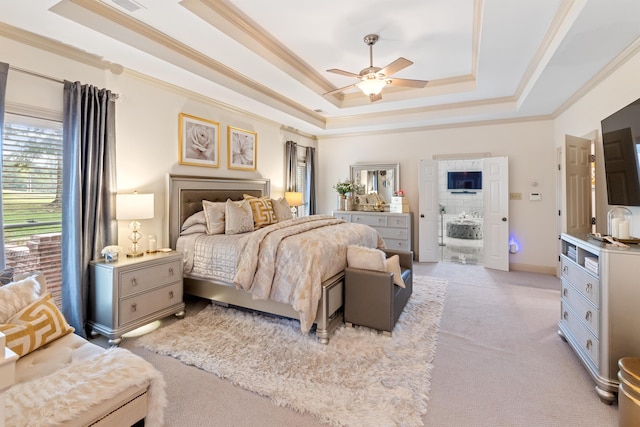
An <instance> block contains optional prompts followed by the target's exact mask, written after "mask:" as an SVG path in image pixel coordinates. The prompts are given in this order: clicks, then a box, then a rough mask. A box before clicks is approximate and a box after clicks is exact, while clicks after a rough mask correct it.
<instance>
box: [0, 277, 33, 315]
mask: <svg viewBox="0 0 640 427" xmlns="http://www.w3.org/2000/svg"><path fill="white" fill-rule="evenodd" d="M38 298H40V283H39V282H38V281H37V280H36V276H35V275H33V276H30V277H27V278H25V279H22V280H19V281H17V282H13V283H9V284H8V285H4V286H2V287H0V323H6V322H7V320H9V318H10V317H11V316H13V315H14V314H16V313H17V312H18V311H20V310H21V309H22V308H24V307H26V306H27V305H29V304H31V303H32V302H34V301H35V300H37V299H38Z"/></svg>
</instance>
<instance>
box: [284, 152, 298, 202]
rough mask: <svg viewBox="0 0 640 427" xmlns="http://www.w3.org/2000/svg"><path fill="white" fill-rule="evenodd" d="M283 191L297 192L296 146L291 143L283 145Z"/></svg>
mask: <svg viewBox="0 0 640 427" xmlns="http://www.w3.org/2000/svg"><path fill="white" fill-rule="evenodd" d="M285 162H286V167H287V170H286V171H285V182H284V185H285V191H298V186H297V181H298V179H297V176H298V144H296V143H295V142H293V141H287V142H286V143H285Z"/></svg>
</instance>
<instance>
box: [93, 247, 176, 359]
mask: <svg viewBox="0 0 640 427" xmlns="http://www.w3.org/2000/svg"><path fill="white" fill-rule="evenodd" d="M89 272H90V280H91V281H90V287H89V319H88V324H89V327H90V328H91V331H92V333H93V334H100V335H104V336H105V337H107V338H108V339H109V344H111V345H112V346H117V345H118V344H120V342H121V341H122V335H123V334H125V333H127V332H129V331H132V330H134V329H137V328H139V327H140V326H144V325H146V324H148V323H150V322H153V321H154V320H158V319H161V318H163V317H166V316H168V315H171V314H175V315H176V316H179V317H183V316H184V307H185V304H184V302H183V300H182V292H183V288H182V253H181V252H175V251H173V252H168V253H162V252H158V253H155V254H145V255H144V256H141V257H135V258H127V257H126V256H123V255H121V256H120V257H119V259H118V260H117V261H115V262H105V261H103V260H100V261H92V262H91V263H90V264H89Z"/></svg>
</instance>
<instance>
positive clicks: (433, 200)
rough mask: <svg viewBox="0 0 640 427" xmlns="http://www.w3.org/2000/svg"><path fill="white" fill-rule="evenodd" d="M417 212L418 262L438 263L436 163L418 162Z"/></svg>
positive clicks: (429, 161) (438, 211) (433, 161)
mask: <svg viewBox="0 0 640 427" xmlns="http://www.w3.org/2000/svg"><path fill="white" fill-rule="evenodd" d="M418 175H419V176H418V179H419V180H420V182H419V183H418V191H419V199H420V201H419V205H420V206H419V210H418V242H419V245H420V250H419V252H418V261H420V262H438V260H439V259H440V253H439V246H438V218H439V217H438V215H439V214H440V208H439V204H438V203H439V199H440V196H439V192H438V161H437V160H420V172H419V174H418Z"/></svg>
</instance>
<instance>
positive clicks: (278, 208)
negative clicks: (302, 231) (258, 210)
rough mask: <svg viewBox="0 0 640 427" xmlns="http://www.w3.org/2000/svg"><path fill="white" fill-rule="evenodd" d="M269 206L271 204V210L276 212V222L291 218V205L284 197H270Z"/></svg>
mask: <svg viewBox="0 0 640 427" xmlns="http://www.w3.org/2000/svg"><path fill="white" fill-rule="evenodd" d="M271 206H273V212H274V213H275V214H276V220H278V222H281V221H286V220H288V219H292V218H293V214H292V213H291V206H289V203H288V202H287V199H285V198H284V197H280V198H279V199H278V200H276V199H271Z"/></svg>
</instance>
